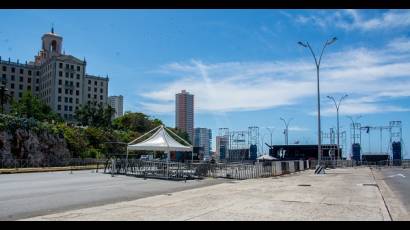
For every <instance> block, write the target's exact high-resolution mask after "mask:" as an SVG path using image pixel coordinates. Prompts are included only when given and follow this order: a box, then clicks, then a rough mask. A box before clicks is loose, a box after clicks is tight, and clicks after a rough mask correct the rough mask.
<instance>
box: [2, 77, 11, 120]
mask: <svg viewBox="0 0 410 230" xmlns="http://www.w3.org/2000/svg"><path fill="white" fill-rule="evenodd" d="M6 84H7V81H4V80H3V81H2V82H1V86H0V104H1V113H3V112H4V104H7V102H9V101H10V100H11V96H10V95H9V94H7V91H8V89H7V88H6Z"/></svg>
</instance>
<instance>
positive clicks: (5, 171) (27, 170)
mask: <svg viewBox="0 0 410 230" xmlns="http://www.w3.org/2000/svg"><path fill="white" fill-rule="evenodd" d="M87 169H97V166H96V165H92V166H75V167H73V168H71V167H49V168H18V169H15V168H13V169H0V174H14V173H36V172H59V171H70V170H73V171H76V170H87ZM98 169H103V167H98Z"/></svg>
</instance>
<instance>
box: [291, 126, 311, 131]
mask: <svg viewBox="0 0 410 230" xmlns="http://www.w3.org/2000/svg"><path fill="white" fill-rule="evenodd" d="M289 131H294V132H306V131H310V129H308V128H304V127H299V126H290V127H289Z"/></svg>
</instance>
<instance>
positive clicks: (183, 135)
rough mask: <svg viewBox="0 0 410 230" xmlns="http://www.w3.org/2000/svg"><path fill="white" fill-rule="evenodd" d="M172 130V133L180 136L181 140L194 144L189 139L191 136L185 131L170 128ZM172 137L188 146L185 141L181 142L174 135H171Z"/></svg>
mask: <svg viewBox="0 0 410 230" xmlns="http://www.w3.org/2000/svg"><path fill="white" fill-rule="evenodd" d="M169 129H170V130H172V132H174V133H175V134H176V135H178V136H179V137H180V138H182V139H184V140H185V141H187V142H188V143H190V144H192V142H191V140H190V138H189V134H188V133H187V132H185V131H182V130H179V129H177V128H169ZM170 134H171V136H172V137H173V138H174V139H175V140H176V141H178V142H179V143H181V144H183V145H186V143H184V142H183V141H181V140H180V139H179V138H177V137H175V136H174V135H173V134H172V133H170Z"/></svg>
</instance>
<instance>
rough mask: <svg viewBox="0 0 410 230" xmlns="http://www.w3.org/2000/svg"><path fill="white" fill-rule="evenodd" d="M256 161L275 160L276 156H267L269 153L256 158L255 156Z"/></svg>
mask: <svg viewBox="0 0 410 230" xmlns="http://www.w3.org/2000/svg"><path fill="white" fill-rule="evenodd" d="M256 159H257V160H258V161H260V160H268V161H273V160H277V158H275V157H272V156H269V155H262V156H260V157H258V158H256Z"/></svg>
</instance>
